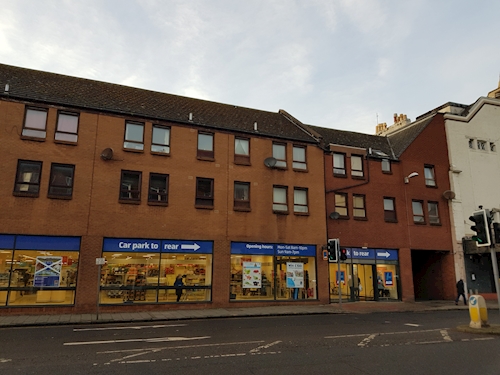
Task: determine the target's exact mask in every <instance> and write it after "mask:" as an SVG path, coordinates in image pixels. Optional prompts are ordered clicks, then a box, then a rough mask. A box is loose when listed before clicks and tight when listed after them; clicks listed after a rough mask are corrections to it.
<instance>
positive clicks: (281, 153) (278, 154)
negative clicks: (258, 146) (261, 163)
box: [273, 143, 286, 168]
mask: <svg viewBox="0 0 500 375" xmlns="http://www.w3.org/2000/svg"><path fill="white" fill-rule="evenodd" d="M273 158H275V159H276V164H275V165H274V166H275V167H276V168H286V145H285V144H283V143H273Z"/></svg>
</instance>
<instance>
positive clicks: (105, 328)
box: [73, 324, 187, 332]
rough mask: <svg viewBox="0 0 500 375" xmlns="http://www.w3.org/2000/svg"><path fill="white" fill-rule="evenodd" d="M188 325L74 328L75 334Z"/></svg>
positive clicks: (183, 325)
mask: <svg viewBox="0 0 500 375" xmlns="http://www.w3.org/2000/svg"><path fill="white" fill-rule="evenodd" d="M185 326H187V324H161V325H154V326H132V327H102V328H74V329H73V332H83V331H110V330H121V329H148V328H168V327H185Z"/></svg>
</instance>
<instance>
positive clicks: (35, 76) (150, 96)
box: [0, 64, 317, 143]
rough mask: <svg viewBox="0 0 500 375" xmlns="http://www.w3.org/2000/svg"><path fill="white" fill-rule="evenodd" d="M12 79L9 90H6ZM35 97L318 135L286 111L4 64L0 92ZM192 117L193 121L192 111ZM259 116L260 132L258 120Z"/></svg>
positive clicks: (301, 136) (266, 131) (287, 135)
mask: <svg viewBox="0 0 500 375" xmlns="http://www.w3.org/2000/svg"><path fill="white" fill-rule="evenodd" d="M6 84H8V85H9V90H8V93H6V92H3V88H4V87H5V85H6ZM1 97H11V98H14V99H20V100H28V101H35V102H39V103H46V104H54V105H63V106H68V107H74V108H79V109H88V110H95V111H104V112H109V113H113V114H117V115H120V116H124V117H126V116H134V117H135V116H137V117H142V118H145V119H150V120H153V121H154V120H158V121H159V120H162V121H173V122H178V123H185V124H193V125H198V126H203V127H210V128H215V129H223V130H229V131H236V132H245V133H253V134H259V135H263V136H270V137H279V138H284V139H290V140H297V141H303V142H314V143H316V142H317V141H316V140H315V139H314V138H313V137H311V136H310V135H309V134H307V133H306V132H304V131H303V130H302V129H301V128H300V126H297V125H295V124H294V123H292V122H291V121H290V120H289V119H287V118H286V116H284V115H282V114H281V113H274V112H267V111H261V110H256V109H251V108H245V107H239V106H236V105H229V104H222V103H216V102H210V101H206V100H200V99H193V98H188V97H184V96H178V95H172V94H165V93H161V92H156V91H150V90H144V89H138V88H133V87H128V86H123V85H117V84H111V83H106V82H100V81H94V80H89V79H83V78H77V77H71V76H66V75H61V74H55V73H49V72H43V71H39V70H32V69H25V68H20V67H14V66H10V65H4V64H0V98H1ZM190 113H192V114H193V115H192V116H193V119H192V121H189V114H190ZM255 122H257V129H258V131H257V132H256V131H255V130H254V123H255Z"/></svg>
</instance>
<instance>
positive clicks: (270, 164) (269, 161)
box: [264, 156, 276, 168]
mask: <svg viewBox="0 0 500 375" xmlns="http://www.w3.org/2000/svg"><path fill="white" fill-rule="evenodd" d="M264 165H265V166H266V167H268V168H273V167H274V166H275V165H276V159H275V158H273V157H272V156H271V157H269V158H266V160H264Z"/></svg>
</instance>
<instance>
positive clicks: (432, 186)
mask: <svg viewBox="0 0 500 375" xmlns="http://www.w3.org/2000/svg"><path fill="white" fill-rule="evenodd" d="M425 187H426V188H430V189H437V188H438V187H437V185H425Z"/></svg>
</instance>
